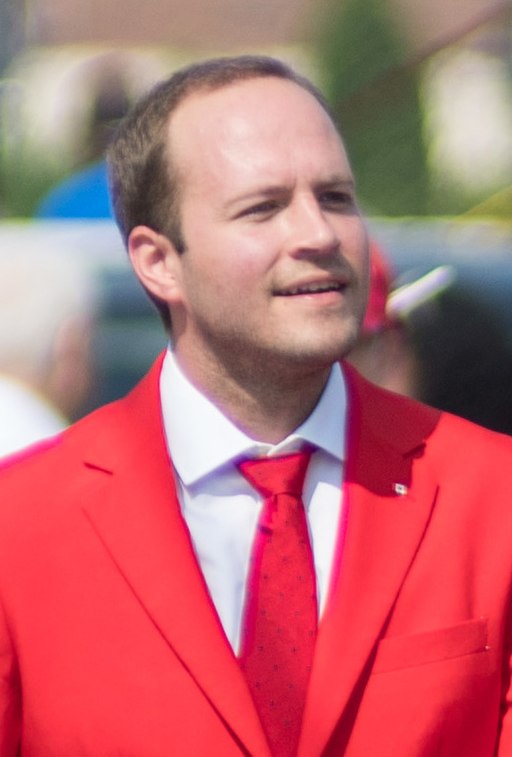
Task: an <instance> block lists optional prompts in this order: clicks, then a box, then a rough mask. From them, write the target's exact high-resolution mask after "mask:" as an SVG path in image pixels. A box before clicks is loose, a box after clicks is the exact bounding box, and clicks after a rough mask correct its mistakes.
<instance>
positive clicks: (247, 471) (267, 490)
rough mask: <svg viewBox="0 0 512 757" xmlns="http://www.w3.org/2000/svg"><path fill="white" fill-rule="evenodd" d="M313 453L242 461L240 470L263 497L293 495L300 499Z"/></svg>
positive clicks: (307, 451) (305, 451)
mask: <svg viewBox="0 0 512 757" xmlns="http://www.w3.org/2000/svg"><path fill="white" fill-rule="evenodd" d="M311 453H312V450H311V449H306V450H302V451H300V452H294V453H292V454H290V455H283V456H281V457H261V458H257V459H249V460H242V462H240V463H238V470H239V471H240V473H242V475H243V476H244V477H245V478H246V479H247V481H248V482H249V483H250V484H251V486H253V487H254V488H255V489H256V490H257V491H258V492H259V493H260V494H261V495H262V496H263V497H272V496H277V495H278V494H292V495H293V496H295V497H299V498H300V497H301V496H302V488H303V486H304V478H305V476H306V470H307V467H308V464H309V459H310V457H311Z"/></svg>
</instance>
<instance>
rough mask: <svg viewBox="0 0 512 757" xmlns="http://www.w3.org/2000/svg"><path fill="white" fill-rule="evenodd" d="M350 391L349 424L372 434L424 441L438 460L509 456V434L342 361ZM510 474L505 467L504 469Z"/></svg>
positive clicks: (409, 442)
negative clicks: (391, 387) (380, 382)
mask: <svg viewBox="0 0 512 757" xmlns="http://www.w3.org/2000/svg"><path fill="white" fill-rule="evenodd" d="M343 371H344V375H345V377H346V380H347V386H348V394H349V407H350V414H349V418H350V420H349V424H350V423H351V424H353V425H354V426H355V427H356V428H357V427H363V428H369V429H371V432H372V434H373V435H374V436H375V437H378V438H379V439H381V440H383V441H384V442H386V443H389V444H391V445H392V446H394V447H398V448H400V449H403V450H404V451H407V449H410V450H413V449H414V448H415V447H418V446H420V445H421V446H423V447H424V449H425V454H426V455H428V456H429V457H432V458H437V459H438V460H439V462H440V463H441V462H444V463H447V462H448V461H449V462H451V464H452V465H453V464H456V463H457V461H458V460H460V459H462V458H464V459H465V460H467V461H468V460H472V459H474V458H478V459H479V460H480V461H483V460H485V461H487V462H492V463H493V466H494V465H495V464H496V462H495V461H496V459H498V460H500V461H502V462H503V461H508V465H511V459H512V437H510V436H508V435H505V434H501V433H498V432H495V431H490V430H489V429H486V428H484V427H483V426H479V425H477V424H476V423H473V422H471V421H468V420H466V419H464V418H461V417H458V416H456V415H452V414H451V413H447V412H444V411H440V410H437V409H436V408H433V407H430V406H428V405H425V404H423V403H421V402H418V401H417V400H414V399H411V398H409V397H404V396H402V395H398V394H395V393H393V392H389V391H387V390H385V389H382V388H380V387H378V386H376V385H374V384H372V383H371V382H369V381H367V380H366V379H364V378H363V377H362V376H360V374H358V373H357V372H356V371H355V370H354V369H353V368H352V367H351V366H346V365H344V366H343ZM503 474H506V475H507V476H509V477H510V479H511V480H512V475H510V474H509V473H508V470H503Z"/></svg>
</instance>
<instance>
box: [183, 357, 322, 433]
mask: <svg viewBox="0 0 512 757" xmlns="http://www.w3.org/2000/svg"><path fill="white" fill-rule="evenodd" d="M175 356H176V359H177V361H178V363H179V365H180V368H181V369H182V370H183V372H184V373H185V375H186V376H187V377H188V379H189V380H190V381H191V382H192V383H193V384H194V385H195V386H196V387H197V388H198V389H199V390H200V391H201V392H203V394H205V395H206V396H207V397H208V398H209V399H210V401H212V402H213V403H214V404H215V405H217V407H218V408H219V409H220V410H221V411H222V413H224V415H225V416H226V417H227V418H229V419H230V420H231V421H232V423H234V424H235V425H236V426H237V427H238V428H240V429H241V430H242V431H243V432H244V433H245V434H247V435H248V436H250V437H251V438H252V439H255V440H257V441H261V442H266V443H267V444H278V443H279V442H281V441H282V440H283V439H285V438H286V437H287V436H288V435H289V434H291V433H292V431H294V430H295V429H296V428H297V427H298V426H300V425H301V423H303V422H304V421H305V420H306V418H307V417H308V416H309V415H310V414H311V412H312V411H313V409H314V408H315V406H316V404H317V402H318V400H319V399H320V396H321V394H322V392H323V390H324V388H325V385H326V383H327V380H328V378H329V373H330V369H331V366H322V367H321V368H318V367H317V368H316V369H311V368H310V369H309V370H306V369H304V368H303V369H302V370H298V369H297V368H295V369H294V370H291V368H290V366H287V370H286V371H283V370H276V369H274V370H272V371H269V370H268V369H265V370H262V369H261V367H258V366H256V365H253V366H252V367H251V369H250V370H246V369H244V368H243V366H242V365H241V364H240V363H239V362H238V363H237V364H236V366H234V367H233V366H231V367H229V366H226V365H222V366H219V365H215V366H210V365H208V364H206V362H203V363H202V364H201V365H198V364H197V363H195V362H194V363H190V362H189V361H187V360H186V359H184V358H183V356H182V355H180V354H179V352H178V353H175ZM259 366H261V362H259Z"/></svg>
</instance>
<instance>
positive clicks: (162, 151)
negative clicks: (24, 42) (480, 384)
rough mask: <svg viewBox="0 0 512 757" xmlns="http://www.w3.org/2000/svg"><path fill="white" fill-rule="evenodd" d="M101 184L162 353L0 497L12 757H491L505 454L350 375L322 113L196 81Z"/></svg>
mask: <svg viewBox="0 0 512 757" xmlns="http://www.w3.org/2000/svg"><path fill="white" fill-rule="evenodd" d="M109 165H110V171H111V182H112V191H113V200H114V207H115V210H116V217H117V221H118V224H119V226H120V229H121V231H122V234H123V236H124V239H125V241H126V244H127V248H128V251H129V255H130V259H131V262H132V265H133V267H134V270H135V273H136V275H137V277H138V278H139V280H140V282H141V283H142V285H143V286H144V287H145V289H146V291H147V292H148V294H149V295H150V296H151V298H152V299H153V300H154V302H155V304H156V305H157V306H158V308H159V311H160V313H161V315H162V318H163V321H164V323H165V324H166V326H167V329H168V331H169V334H170V337H171V343H170V345H169V348H168V349H167V350H165V351H164V352H163V353H162V355H161V356H160V357H159V359H158V360H157V361H156V363H155V364H154V366H153V367H152V369H151V370H150V372H149V374H148V375H147V376H146V377H145V378H144V379H143V380H142V382H141V383H140V384H139V385H138V386H137V387H136V388H135V389H134V390H133V391H132V392H131V393H130V395H129V396H128V397H126V398H124V399H122V400H119V401H117V402H115V403H112V404H110V405H108V406H106V407H103V408H100V409H99V410H97V411H95V412H94V413H93V414H92V415H90V416H88V417H86V418H84V419H83V420H81V421H79V422H78V423H77V424H75V425H74V426H73V427H71V428H70V429H67V430H66V431H65V432H63V433H62V434H61V435H60V436H59V437H58V438H57V439H55V440H54V442H53V443H51V444H49V445H47V446H46V448H45V449H44V450H39V451H37V452H33V451H31V452H29V453H27V454H26V455H25V456H24V458H23V459H22V460H18V461H16V462H15V463H10V464H7V465H4V466H3V469H2V471H1V472H0V503H1V504H0V602H1V607H2V617H1V620H0V754H2V757H11V755H18V754H19V755H21V756H22V757H23V755H30V756H31V757H38V755H41V757H42V755H49V754H51V755H52V757H59V755H62V756H64V755H66V757H67V756H68V755H75V754H81V755H91V756H93V757H99V755H107V754H123V755H129V754H133V755H144V757H155V756H156V755H168V754H179V755H184V756H186V755H189V756H190V757H192V755H194V756H195V755H222V756H223V757H229V756H231V755H232V756H233V757H234V756H235V755H254V756H255V757H270V755H274V757H294V755H299V756H300V757H316V756H318V757H319V756H320V755H323V757H337V756H338V755H342V754H343V755H346V757H363V756H364V757H366V756H367V755H379V757H413V755H416V757H420V755H421V757H430V756H432V757H434V755H435V756H436V757H441V755H446V756H448V755H450V756H451V755H464V756H465V757H485V756H486V755H489V757H490V756H491V755H499V757H504V756H505V755H508V754H510V752H511V750H512V723H511V719H510V712H509V703H510V695H509V694H508V693H507V692H508V687H509V678H510V676H509V655H510V647H511V641H512V638H511V629H510V625H509V618H510V610H511V607H510V597H511V594H512V592H511V589H512V586H511V583H512V580H511V579H512V552H511V550H510V543H511V541H512V508H511V501H512V477H511V475H510V472H509V471H510V464H511V460H512V440H510V439H509V438H507V437H506V436H502V435H498V434H494V433H492V432H491V431H488V430H486V429H483V428H481V427H478V426H476V425H474V424H471V423H469V422H467V421H464V420H462V419H459V418H456V417H454V416H451V415H448V414H443V413H441V412H440V411H438V410H434V409H432V408H428V407H426V406H424V405H421V404H418V403H416V402H415V401H413V400H411V399H408V398H404V397H401V396H399V395H397V394H394V393H390V392H386V391H385V390H383V389H380V388H378V387H376V386H375V385H373V384H371V383H369V382H367V381H366V380H365V379H363V378H362V377H361V376H360V375H359V374H358V373H357V372H356V370H355V369H354V368H352V367H351V366H349V365H348V364H347V363H345V362H342V363H340V360H341V359H342V358H343V357H344V356H345V355H346V354H347V353H348V352H349V351H350V349H351V348H352V347H353V345H354V343H355V341H356V339H357V336H358V330H359V327H360V324H361V322H362V319H363V315H364V311H365V305H366V299H367V290H368V267H369V261H368V239H367V232H366V226H365V223H364V221H363V218H362V216H361V214H360V211H359V209H358V205H357V201H356V196H355V192H354V181H353V176H352V171H351V168H350V163H349V160H348V157H347V154H346V151H345V147H344V144H343V141H342V139H341V137H340V135H339V133H338V130H337V129H336V127H335V125H334V122H333V121H332V118H331V116H330V112H329V108H328V106H327V105H326V103H325V101H324V99H323V98H322V96H321V94H320V93H319V92H318V91H317V90H316V89H315V88H314V87H313V86H312V85H311V83H310V82H308V81H307V80H305V79H303V78H302V77H300V76H298V75H297V74H296V73H295V72H294V71H292V70H291V69H290V68H288V67H287V66H286V65H284V64H282V63H281V62H279V61H277V60H275V59H271V58H266V57H254V56H242V57H236V58H229V59H215V60H211V61H206V62H203V63H199V64H196V65H194V66H192V67H189V68H186V69H185V70H180V71H179V72H177V73H175V74H174V75H173V76H172V77H170V79H168V80H166V81H164V82H162V83H161V84H160V85H159V86H157V87H156V88H155V89H154V90H153V91H152V92H151V93H150V94H149V95H148V96H147V97H146V98H144V99H143V100H142V101H140V102H139V104H138V105H137V106H136V107H135V109H134V110H133V111H132V113H131V114H130V115H129V116H128V118H127V119H126V120H125V121H124V122H123V124H122V126H121V127H120V130H119V132H118V134H117V136H116V139H115V140H114V143H113V145H112V147H111V150H110V153H109Z"/></svg>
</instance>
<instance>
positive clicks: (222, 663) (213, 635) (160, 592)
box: [83, 361, 268, 755]
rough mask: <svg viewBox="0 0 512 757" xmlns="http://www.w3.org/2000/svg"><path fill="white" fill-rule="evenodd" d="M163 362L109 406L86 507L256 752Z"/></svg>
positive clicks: (256, 737)
mask: <svg viewBox="0 0 512 757" xmlns="http://www.w3.org/2000/svg"><path fill="white" fill-rule="evenodd" d="M160 365H161V362H160V361H159V362H158V364H157V365H156V366H155V367H154V368H153V370H152V372H151V373H150V374H149V376H148V377H146V379H144V381H143V382H142V383H141V384H140V385H139V386H138V387H137V388H136V389H135V390H134V391H133V392H132V393H131V395H129V397H128V398H126V399H125V400H122V401H121V402H119V403H117V404H116V405H114V406H113V407H112V408H110V409H107V412H109V413H110V415H109V416H108V423H106V422H104V423H103V425H102V426H101V431H102V437H101V439H100V440H99V441H97V442H96V443H95V444H94V448H95V449H92V450H91V452H90V453H89V456H88V459H87V461H86V465H87V467H88V468H89V479H88V480H89V485H88V487H87V488H86V489H85V492H86V495H84V504H83V509H84V512H85V514H86V516H87V517H88V518H89V520H90V521H91V523H92V526H93V528H94V530H95V531H96V533H97V534H98V536H99V538H100V539H101V541H102V542H103V544H104V546H105V548H106V549H107V551H108V552H109V554H110V556H111V558H112V560H113V563H114V564H115V566H116V567H117V569H118V570H119V571H120V573H121V574H122V576H123V578H124V580H125V581H126V582H127V584H128V585H129V587H130V589H131V590H132V591H133V592H134V593H135V594H136V596H137V597H138V599H139V601H140V603H141V605H142V607H143V608H144V610H145V612H147V614H148V615H149V616H150V618H151V619H152V621H153V623H154V624H155V626H156V628H157V629H158V632H159V633H160V634H162V636H163V637H164V638H165V639H166V640H167V642H168V643H169V645H170V646H171V647H172V649H173V650H174V652H175V654H176V655H177V656H178V657H179V658H180V659H181V661H182V663H183V665H184V666H185V667H186V669H187V670H188V671H189V672H190V675H191V676H192V677H193V678H194V679H195V681H196V682H197V685H198V686H199V687H200V689H201V690H202V691H203V693H204V695H205V696H206V697H207V698H208V699H209V701H210V702H211V704H212V706H213V707H214V708H215V709H216V710H217V711H218V713H219V715H220V717H221V718H222V719H223V720H225V721H226V722H227V723H228V724H229V727H230V729H231V730H232V731H234V732H235V733H236V734H237V736H238V738H239V739H240V741H241V742H242V743H243V744H244V745H245V747H246V748H247V749H248V751H249V752H250V753H254V754H258V755H267V754H268V747H267V745H266V741H265V737H264V735H263V732H262V730H261V726H260V723H259V719H258V716H257V714H256V712H255V709H254V706H253V703H252V699H251V697H250V695H249V692H248V689H247V685H246V683H245V680H244V678H243V675H242V673H241V671H240V669H239V666H238V663H237V661H236V658H235V656H234V654H233V652H232V650H231V647H230V645H229V643H228V641H227V639H226V637H225V635H224V632H223V629H222V627H221V624H220V621H219V619H218V616H217V613H216V611H215V609H214V607H213V604H212V602H211V600H210V597H209V594H208V591H207V588H206V586H205V583H204V580H203V577H202V573H201V571H200V569H199V566H198V563H197V560H196V558H195V555H194V551H193V548H192V545H191V542H190V539H189V536H188V530H187V528H186V526H185V525H184V522H183V520H182V516H181V512H180V507H179V503H178V500H177V496H176V489H175V483H174V480H173V476H172V472H171V464H170V461H169V459H168V457H167V454H166V450H165V441H164V435H163V429H162V424H161V421H160V408H159V400H158V391H157V386H158V377H159V373H160ZM103 420H104V421H106V420H107V418H106V417H105V418H104V419H103ZM97 428H98V427H97V426H95V427H94V430H95V431H97Z"/></svg>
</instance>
